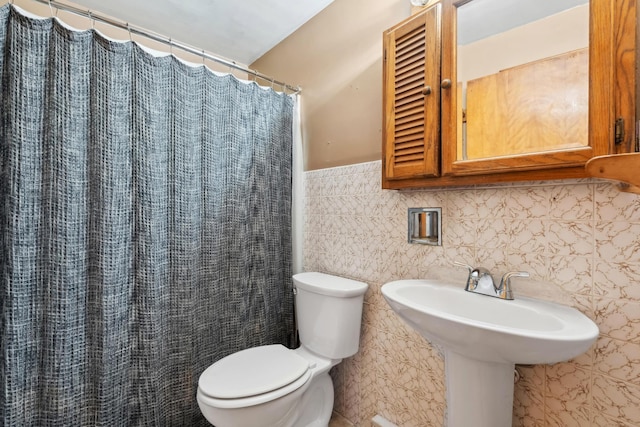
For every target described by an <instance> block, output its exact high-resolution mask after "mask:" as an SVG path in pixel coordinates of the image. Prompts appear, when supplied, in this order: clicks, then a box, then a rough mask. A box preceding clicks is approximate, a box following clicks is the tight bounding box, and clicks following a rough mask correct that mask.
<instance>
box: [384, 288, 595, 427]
mask: <svg viewBox="0 0 640 427" xmlns="http://www.w3.org/2000/svg"><path fill="white" fill-rule="evenodd" d="M382 294H383V296H384V298H385V299H386V300H387V302H388V303H389V305H390V306H391V308H392V309H393V310H394V311H395V312H396V313H397V314H398V315H399V316H400V317H401V318H402V319H403V320H405V321H406V322H407V323H408V324H409V325H410V326H411V327H413V328H414V329H415V330H417V331H418V332H420V334H422V336H424V337H425V338H426V339H427V340H429V341H431V342H433V343H435V344H439V345H440V346H441V347H443V348H444V353H445V370H446V372H445V375H446V382H447V421H448V426H449V427H458V426H460V427H467V426H470V425H473V426H477V427H502V426H504V427H510V426H511V418H512V417H511V413H512V405H513V369H514V365H515V364H539V363H556V362H561V361H565V360H569V359H571V358H573V357H575V356H578V355H580V354H582V353H584V352H585V351H587V350H588V349H589V347H590V346H591V344H593V342H594V341H595V340H596V338H597V337H598V332H599V331H598V327H597V326H596V324H595V323H593V322H592V321H591V320H590V319H589V318H588V317H586V316H585V315H583V314H582V313H580V312H579V311H578V310H575V309H573V308H571V307H567V306H564V305H560V304H554V303H550V302H545V301H540V300H535V299H531V298H523V297H518V296H517V295H516V299H514V300H512V301H506V300H501V299H499V298H493V297H489V296H486V295H480V294H476V293H472V292H467V291H465V290H464V285H457V286H454V285H451V284H449V283H445V282H442V281H437V280H399V281H395V282H390V283H387V284H385V285H384V286H382Z"/></svg>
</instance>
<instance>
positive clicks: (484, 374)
mask: <svg viewBox="0 0 640 427" xmlns="http://www.w3.org/2000/svg"><path fill="white" fill-rule="evenodd" d="M444 364H445V372H446V374H445V377H446V388H447V424H446V425H447V427H469V426H474V427H511V422H512V417H513V415H512V414H513V370H514V368H515V365H514V364H513V363H497V362H485V361H481V360H476V359H471V358H469V357H466V356H463V355H461V354H458V353H455V352H453V351H451V350H446V349H445V355H444Z"/></svg>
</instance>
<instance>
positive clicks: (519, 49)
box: [457, 0, 589, 160]
mask: <svg viewBox="0 0 640 427" xmlns="http://www.w3.org/2000/svg"><path fill="white" fill-rule="evenodd" d="M457 29H458V30H457V31H458V32H457V77H458V86H457V90H458V93H457V97H458V101H457V105H458V117H457V126H458V131H457V135H458V141H457V142H458V146H457V147H458V148H457V159H458V160H474V159H484V158H491V157H500V156H511V155H518V154H529V153H538V152H543V151H549V150H562V149H568V148H575V147H583V146H587V145H589V141H588V95H589V49H588V47H589V3H588V0H553V1H550V0H545V1H541V0H472V1H467V2H464V3H463V4H462V5H461V6H459V7H458V8H457Z"/></svg>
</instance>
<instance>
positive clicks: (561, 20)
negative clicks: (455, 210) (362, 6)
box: [382, 0, 637, 189]
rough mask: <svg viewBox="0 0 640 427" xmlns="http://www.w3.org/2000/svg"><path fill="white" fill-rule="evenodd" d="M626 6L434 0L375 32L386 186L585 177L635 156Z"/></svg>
mask: <svg viewBox="0 0 640 427" xmlns="http://www.w3.org/2000/svg"><path fill="white" fill-rule="evenodd" d="M636 23H637V8H636V3H635V1H632V0H556V1H553V2H546V1H544V2H543V1H540V0H518V1H513V0H466V1H459V0H441V1H432V2H431V5H430V6H427V7H426V8H424V9H423V10H421V11H419V12H418V13H416V14H415V15H413V16H412V17H410V18H408V19H407V20H405V21H403V22H401V23H399V24H398V25H396V26H394V27H392V28H391V29H389V30H387V31H385V32H384V34H383V44H384V58H383V64H384V65H383V67H384V68H383V86H384V92H383V104H384V108H383V111H384V112H383V115H384V124H385V129H384V136H383V148H382V151H383V156H382V157H383V160H382V164H383V171H382V175H383V177H382V178H383V179H382V182H383V188H390V189H402V188H419V187H433V186H447V185H472V184H480V183H491V182H508V181H522V180H547V179H564V178H582V177H586V176H588V175H587V174H586V172H585V164H586V162H587V161H588V160H589V159H591V158H593V157H596V156H602V155H609V154H618V153H628V152H633V151H637V147H636V145H637V143H636V126H635V123H636V92H637V91H636V84H637V78H636Z"/></svg>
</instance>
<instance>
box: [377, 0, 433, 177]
mask: <svg viewBox="0 0 640 427" xmlns="http://www.w3.org/2000/svg"><path fill="white" fill-rule="evenodd" d="M440 15H441V5H440V4H439V3H438V4H436V5H434V6H432V7H430V8H428V9H426V10H424V11H423V12H420V13H418V14H416V15H414V16H412V17H411V18H409V19H407V20H405V21H403V22H402V23H400V24H399V25H397V26H395V27H393V28H391V29H390V30H388V31H386V32H385V33H384V35H383V44H384V57H383V58H384V64H383V80H384V81H383V88H384V93H383V105H384V110H383V118H384V120H383V122H384V134H383V146H382V154H383V155H382V161H383V181H386V180H395V179H407V178H413V177H436V176H439V174H440V61H441V59H440V52H441V47H440V43H441V40H440V37H441V35H440V34H441V30H440Z"/></svg>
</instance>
